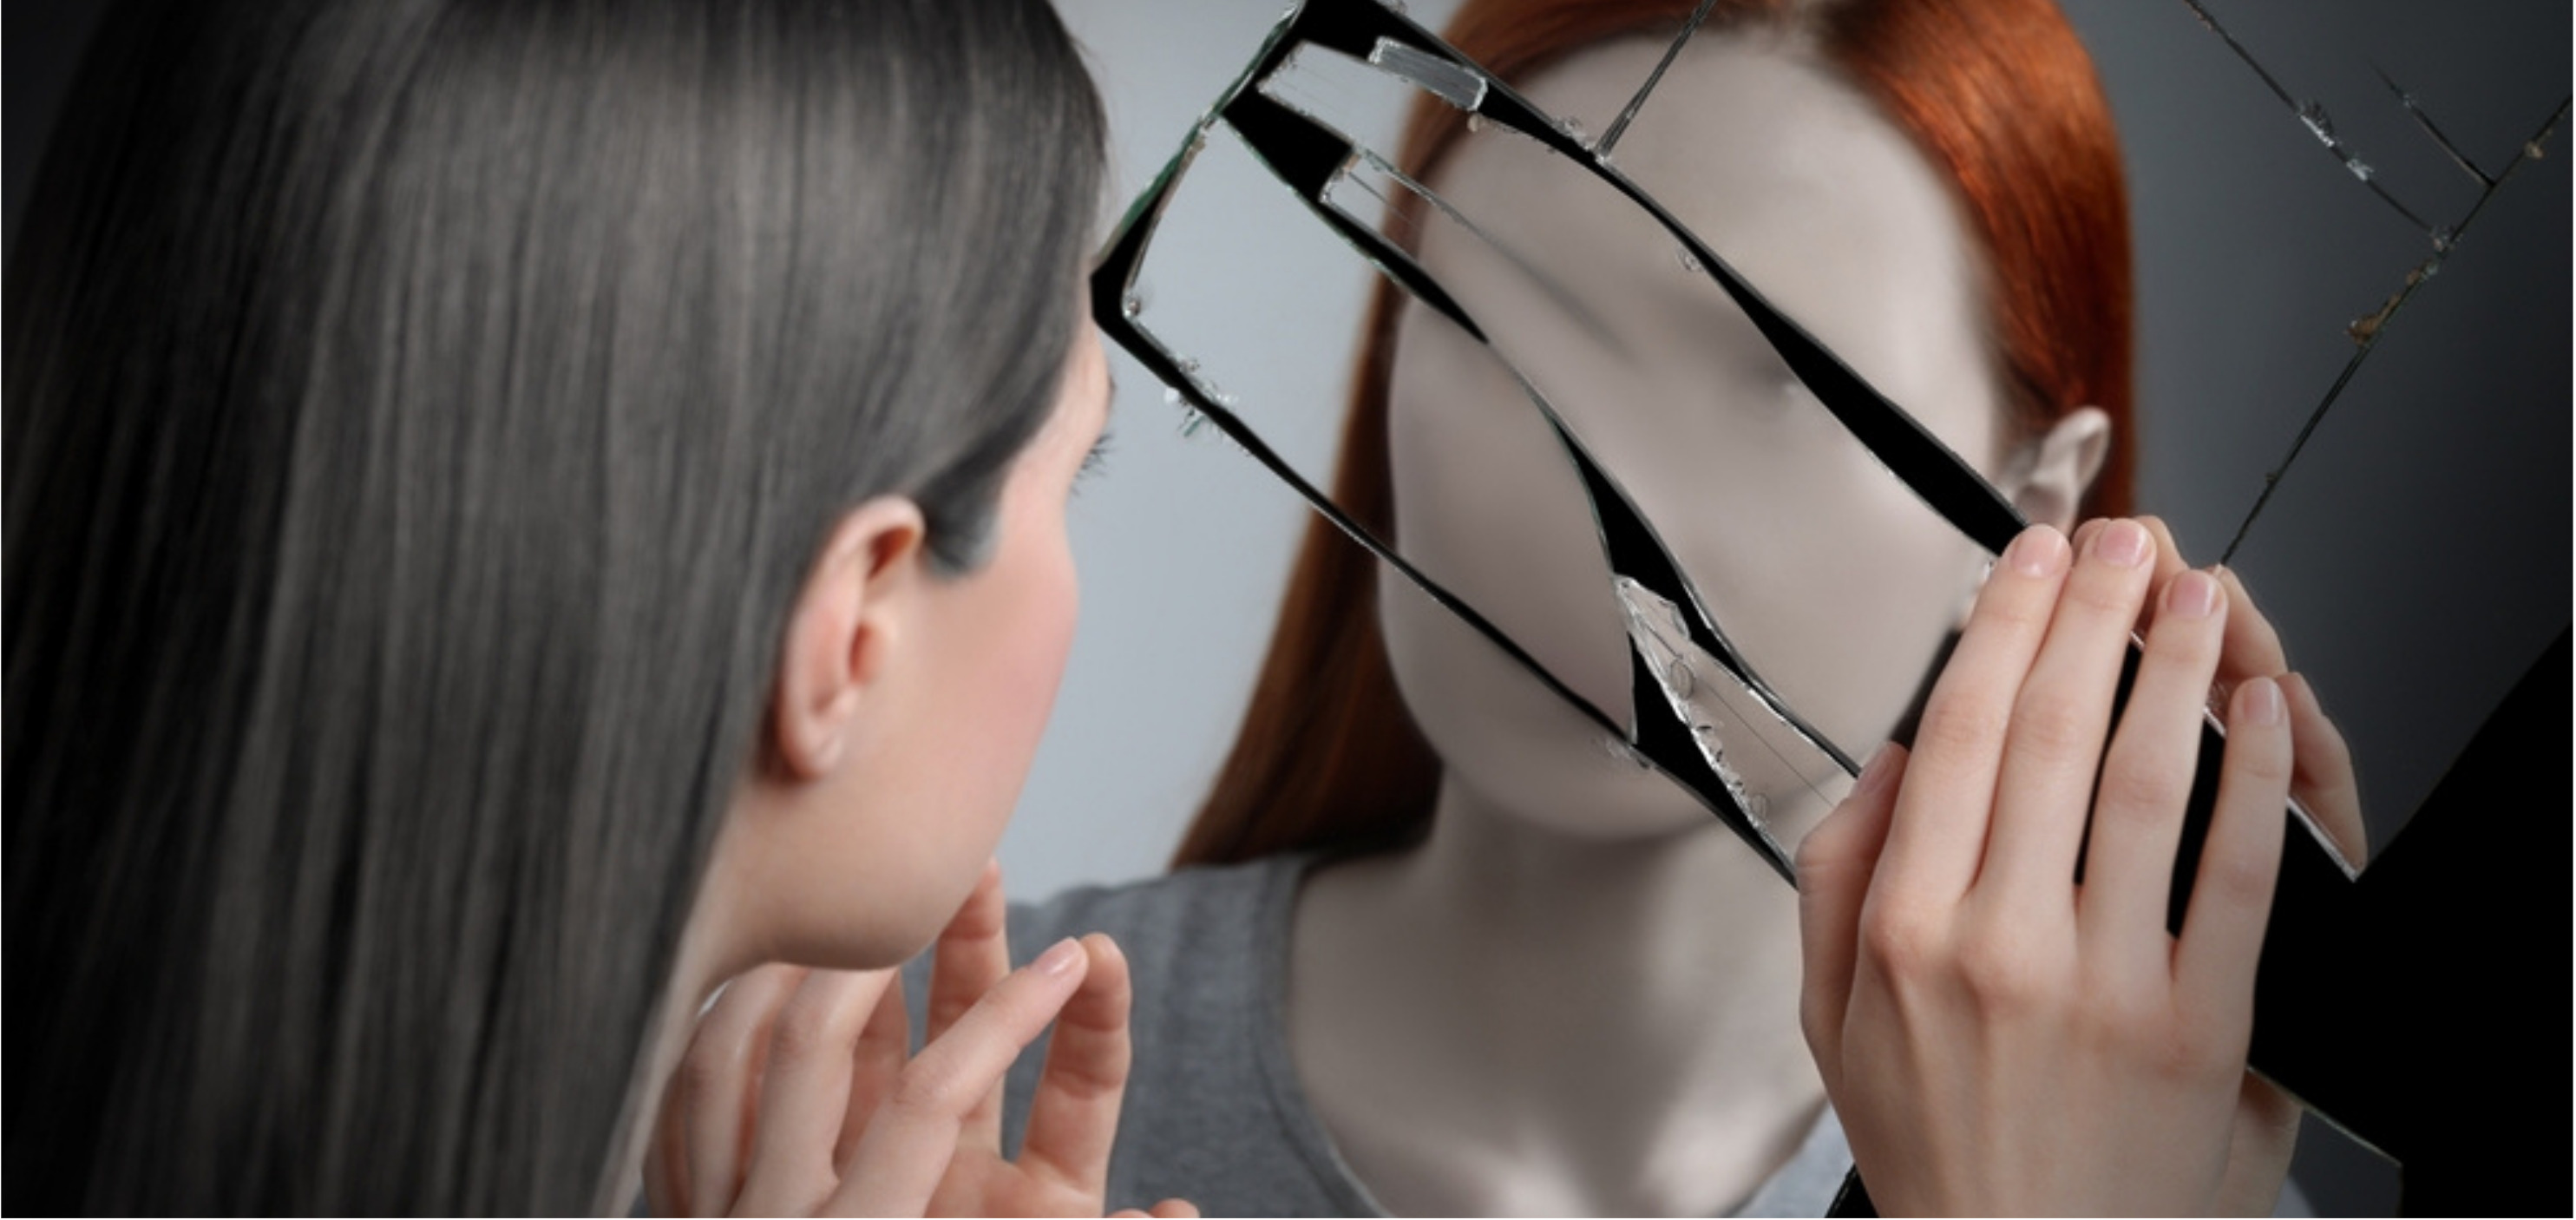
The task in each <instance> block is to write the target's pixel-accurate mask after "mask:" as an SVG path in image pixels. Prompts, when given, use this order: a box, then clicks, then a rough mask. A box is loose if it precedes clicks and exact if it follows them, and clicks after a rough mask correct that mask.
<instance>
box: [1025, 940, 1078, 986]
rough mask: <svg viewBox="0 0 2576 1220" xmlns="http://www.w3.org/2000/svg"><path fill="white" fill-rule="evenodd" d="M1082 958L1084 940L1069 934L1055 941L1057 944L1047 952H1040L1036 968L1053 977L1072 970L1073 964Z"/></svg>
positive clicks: (1040, 972) (1039, 971)
mask: <svg viewBox="0 0 2576 1220" xmlns="http://www.w3.org/2000/svg"><path fill="white" fill-rule="evenodd" d="M1081 960H1082V942H1080V941H1078V940H1075V939H1073V938H1072V937H1070V936H1068V937H1066V938H1064V939H1063V940H1060V941H1057V942H1055V945H1054V946H1053V947H1052V948H1049V949H1048V950H1047V951H1046V952H1044V953H1041V954H1039V955H1038V960H1037V962H1036V963H1035V968H1036V970H1037V972H1038V973H1039V974H1042V975H1045V976H1047V977H1049V978H1053V977H1055V976H1057V975H1060V974H1064V973H1066V972H1067V971H1070V970H1072V969H1073V964H1074V963H1075V962H1078V961H1081Z"/></svg>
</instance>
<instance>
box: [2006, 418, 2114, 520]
mask: <svg viewBox="0 0 2576 1220" xmlns="http://www.w3.org/2000/svg"><path fill="white" fill-rule="evenodd" d="M2111 443H2112V438H2111V417H2110V416H2109V415H2107V414H2104V413H2103V411H2102V409H2101V408H2099V407H2077V408H2075V409H2074V410H2072V411H2069V412H2067V413H2066V414H2065V415H2063V416H2061V417H2059V419H2058V421H2057V422H2056V423H2055V424H2053V425H2051V426H2050V427H2049V429H2048V431H2047V432H2045V433H2042V434H2041V435H2040V437H2039V439H2038V440H2037V441H2036V442H2034V443H2033V444H2032V445H2031V446H2030V447H2029V448H2028V449H2026V450H2025V451H2024V452H2026V453H2028V454H2029V455H2030V457H2029V459H2028V461H2027V462H2026V463H2024V464H2021V465H2020V468H2019V476H2020V477H2018V478H2016V479H2014V480H2012V481H2011V482H2010V484H2009V485H2007V486H2006V487H2005V488H2004V489H2003V490H2004V492H2005V494H2007V495H2009V496H2011V497H2012V502H2013V507H2015V508H2018V509H2020V510H2021V515H2022V516H2024V517H2026V518H2028V519H2029V520H2030V521H2031V522H2032V523H2033V524H2039V525H2054V526H2056V527H2057V528H2058V529H2059V530H2071V529H2073V528H2075V513H2076V510H2077V508H2078V507H2079V506H2081V505H2082V504H2083V503H2084V493H2085V492H2087V491H2089V490H2091V489H2092V487H2093V480H2094V479H2096V478H2098V477H2100V476H2101V473H2102V464H2103V462H2104V461H2105V460H2107V459H2108V458H2109V457H2110V456H2111Z"/></svg>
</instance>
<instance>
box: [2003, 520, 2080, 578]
mask: <svg viewBox="0 0 2576 1220" xmlns="http://www.w3.org/2000/svg"><path fill="white" fill-rule="evenodd" d="M2066 555H2067V547H2066V535H2064V534H2061V533H2058V532H2057V530H2056V528H2055V527H2053V526H2046V525H2034V526H2032V527H2030V528H2029V529H2026V530H2023V531H2022V532H2021V537H2019V538H2015V539H2013V541H2012V546H2010V547H2008V548H2006V550H2005V552H2004V558H2005V560H2006V561H2008V562H2010V563H2011V564H2012V566H2013V570H2014V571H2016V572H2019V573H2021V574H2022V575H2024V576H2040V577H2046V576H2055V575H2057V574H2058V573H2059V572H2061V571H2064V570H2065V568H2066Z"/></svg>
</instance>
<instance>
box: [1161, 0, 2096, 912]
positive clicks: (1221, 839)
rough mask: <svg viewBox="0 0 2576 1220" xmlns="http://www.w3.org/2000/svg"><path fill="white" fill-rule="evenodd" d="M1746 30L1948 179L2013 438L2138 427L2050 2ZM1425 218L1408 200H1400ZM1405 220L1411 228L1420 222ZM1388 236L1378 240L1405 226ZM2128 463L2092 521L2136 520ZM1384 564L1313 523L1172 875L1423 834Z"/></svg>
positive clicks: (1453, 121)
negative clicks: (1791, 48) (2086, 418)
mask: <svg viewBox="0 0 2576 1220" xmlns="http://www.w3.org/2000/svg"><path fill="white" fill-rule="evenodd" d="M1694 7H1695V5H1694V4H1693V3H1692V0H1469V2H1468V3H1467V5H1466V6H1465V7H1464V8H1462V9H1461V10H1460V11H1459V12H1458V14H1457V16H1456V17H1455V18H1454V19H1452V20H1451V22H1450V23H1449V29H1448V31H1447V38H1448V40H1449V42H1450V44H1451V45H1452V46H1455V47H1457V48H1458V49H1459V50H1460V51H1461V52H1463V53H1465V54H1466V55H1467V56H1468V57H1469V58H1471V59H1474V60H1475V61H1477V62H1478V63H1481V64H1483V65H1485V67H1486V68H1488V69H1489V70H1491V71H1492V72H1493V73H1494V74H1495V75H1496V76H1498V77H1500V78H1502V79H1504V80H1508V81H1526V80H1528V79H1529V78H1530V77H1532V76H1533V75H1535V74H1536V73H1538V72H1540V71H1542V70H1544V69H1545V68H1547V67H1549V66H1550V65H1552V64H1554V63H1556V62H1557V61H1559V60H1562V59H1564V58H1565V57H1566V56H1568V55H1571V54H1573V53H1575V52H1577V51H1580V50H1582V49H1584V48H1586V47H1589V46H1592V45H1594V44H1596V43H1599V42H1602V41H1604V40H1607V39H1610V38H1615V37H1618V36H1621V35H1626V34H1638V33H1650V32H1653V33H1663V34H1670V33H1674V32H1677V31H1678V30H1679V28H1680V26H1681V23H1682V22H1683V20H1684V19H1686V18H1687V17H1688V16H1689V14H1690V12H1691V10H1692V9H1693V8H1694ZM1756 22H1769V23H1774V24H1781V25H1789V26H1794V27H1796V28H1798V29H1800V30H1802V31H1804V32H1807V33H1809V34H1811V35H1812V36H1813V41H1814V45H1815V47H1816V48H1817V51H1818V53H1819V54H1820V56H1821V57H1822V58H1823V59H1824V60H1825V62H1827V63H1829V64H1832V65H1833V66H1834V67H1836V68H1838V69H1839V70H1840V71H1841V72H1842V74H1843V76H1844V77H1845V78H1846V79H1847V80H1849V81H1850V82H1852V83H1853V84H1855V85H1857V86H1858V87H1859V88H1860V89H1861V90H1862V91H1863V92H1865V93H1866V94H1868V95H1869V96H1870V97H1871V98H1872V99H1873V100H1875V101H1876V102H1877V103H1878V104H1879V106H1880V108H1881V109H1882V110H1883V111H1884V113H1885V114H1886V115H1887V117H1888V118H1889V119H1890V120H1891V121H1892V122H1894V123H1895V125H1896V126H1897V128H1898V129H1899V130H1901V131H1903V132H1905V133H1906V134H1907V135H1908V136H1909V137H1911V138H1912V139H1913V141H1914V143H1915V146H1916V147H1917V148H1918V149H1920V150H1921V151H1922V153H1923V154H1924V155H1925V156H1926V157H1928V158H1930V160H1931V162H1932V164H1933V166H1934V167H1935V168H1936V169H1938V170H1939V171H1941V175H1942V177H1944V178H1945V179H1947V180H1948V181H1949V182H1950V183H1952V184H1953V185H1954V186H1955V188H1956V190H1957V194H1958V199H1959V201H1960V204H1961V205H1962V211H1963V213H1964V215H1965V216H1966V218H1967V221H1968V224H1969V227H1970V228H1971V230H1972V231H1973V235H1974V238H1975V240H1976V242H1977V244H1978V245H1979V246H1980V247H1981V248H1982V249H1983V251H1984V254H1985V258H1986V264H1987V266H1988V268H1989V269H1990V274H1989V276H1988V279H1987V287H1986V291H1987V293H1988V297H1989V312H1990V328H1991V333H1992V335H1993V336H1994V340H1995V345H1996V348H1997V357H1998V359H1999V361H2000V363H2001V367H2002V369H2003V371H2004V373H2005V379H2006V385H2007V387H2008V392H2009V393H2010V395H2011V402H2010V404H2009V407H2008V409H2009V410H2010V412H2011V413H2012V419H2011V421H2010V423H2011V427H2012V428H2013V430H2014V431H2015V432H2016V433H2018V434H2020V435H2023V436H2031V435H2037V434H2038V433H2040V432H2042V431H2045V430H2046V429H2047V427H2048V426H2049V425H2050V424H2052V423H2054V422H2055V421H2056V420H2057V419H2059V418H2060V417H2062V416H2064V415H2065V414H2066V413H2067V412H2069V411H2072V410H2074V409H2075V408H2077V407H2080V406H2088V405H2089V406H2093V407H2098V408H2100V409H2101V410H2102V411H2103V412H2104V413H2106V414H2108V415H2109V416H2110V418H2111V424H2112V435H2113V436H2114V437H2115V438H2116V437H2121V436H2126V435H2128V434H2129V432H2130V415H2131V411H2130V404H2131V387H2130V359H2131V356H2130V350H2131V338H2130V321H2129V301H2130V267H2129V211H2128V191H2127V187H2126V186H2125V184H2124V183H2123V181H2122V176H2121V171H2120V148H2119V140H2118V136H2117V134H2116V133H2115V132H2114V130H2113V128H2112V124H2111V110H2110V104H2109V103H2108V101H2106V100H2105V99H2104V97H2103V96H2102V87H2101V83H2100V81H2099V80H2098V79H2097V78H2096V77H2095V76H2094V73H2093V62H2092V59H2091V57H2090V56H2088V55H2086V54H2085V51H2084V47H2083V44H2082V43H2081V42H2080V41H2078V40H2077V38H2076V36H2075V31H2074V30H2073V29H2072V28H2070V27H2069V26H2068V25H2067V24H2066V19H2065V16H2064V15H2063V14H2061V13H2059V12H2058V11H2057V7H2056V5H2055V4H2054V3H2052V2H2051V0H1974V2H1943V0H1848V2H1842V3H1825V4H1800V3H1795V2H1793V0H1720V3H1719V4H1718V5H1717V7H1716V9H1715V11H1714V12H1712V13H1711V15H1710V18H1709V27H1710V28H1711V29H1712V30H1719V29H1723V28H1725V27H1727V26H1730V25H1745V24H1751V23H1756ZM1465 130H1466V118H1465V115H1464V114H1462V113H1461V112H1459V111H1458V110H1456V109H1454V108H1452V107H1450V106H1447V105H1445V104H1442V103H1440V102H1438V101H1437V100H1435V99H1433V98H1431V97H1429V96H1428V95H1425V96H1422V97H1418V98H1417V99H1415V103H1414V106H1413V110H1412V113H1411V115H1410V116H1409V117H1408V120H1407V122H1406V124H1405V129H1404V138H1403V142H1402V144H1401V145H1400V155H1399V161H1400V163H1401V164H1402V165H1403V166H1404V167H1405V168H1406V169H1407V171H1408V172H1409V173H1410V174H1412V175H1413V177H1414V178H1415V180H1416V181H1427V180H1428V179H1429V178H1430V176H1431V175H1432V174H1433V173H1435V172H1436V171H1437V170H1438V169H1439V166H1440V162H1441V159H1442V157H1443V156H1444V155H1445V154H1446V153H1447V152H1448V151H1449V149H1450V148H1452V147H1454V146H1455V145H1456V143H1457V140H1458V137H1459V136H1460V135H1461V134H1463V133H1464V132H1465ZM1406 204H1414V205H1416V206H1418V200H1414V199H1412V198H1411V197H1406V198H1405V200H1404V202H1402V203H1399V204H1398V205H1397V206H1398V207H1399V208H1401V209H1403V210H1405V211H1408V212H1409V211H1411V210H1412V209H1411V208H1409V207H1406ZM1406 219H1408V220H1410V219H1413V218H1412V217H1410V216H1407V217H1406ZM1409 229H1410V226H1409V225H1401V226H1400V225H1390V226H1389V228H1388V231H1391V232H1402V231H1409ZM1402 305H1403V298H1402V296H1401V295H1400V293H1399V291H1398V290H1397V289H1396V287H1395V286H1394V285H1393V284H1392V283H1391V282H1388V281H1384V280H1381V281H1380V282H1379V283H1378V285H1377V288H1376V291H1375V294H1374V295H1373V296H1372V297H1371V299H1370V301H1369V308H1368V314H1367V318H1366V322H1365V329H1364V330H1363V332H1362V335H1363V341H1362V344H1361V348H1360V359H1359V363H1358V366H1357V368H1356V370H1355V372H1354V381H1353V385H1352V390H1351V411H1350V416H1349V418H1348V419H1347V420H1346V421H1345V423H1344V425H1343V431H1342V450H1341V466H1340V468H1339V470H1338V471H1336V473H1335V475H1334V480H1333V495H1334V498H1335V499H1336V500H1337V501H1338V502H1339V503H1340V504H1341V506H1342V507H1343V509H1344V510H1346V511H1347V512H1349V514H1350V515H1351V516H1352V518H1354V519H1355V520H1357V521H1359V522H1360V523H1361V524H1363V525H1365V526H1367V527H1368V528H1370V529H1371V530H1373V531H1376V532H1378V533H1379V535H1380V536H1382V537H1384V536H1391V535H1392V532H1393V527H1394V502H1395V496H1394V488H1393V486H1392V484H1391V481H1390V476H1389V474H1388V466H1387V433H1386V398H1387V380H1388V374H1389V371H1390V369H1391V367H1392V364H1393V357H1394V334H1395V322H1396V318H1397V316H1398V315H1399V313H1400V312H1401V307H1402ZM2132 477H2133V472H2132V469H2131V463H2130V461H2129V458H2128V455H2127V451H2126V449H2125V447H2121V446H2118V445H2116V444H2115V446H2114V448H2113V450H2112V455H2111V458H2110V460H2109V461H2108V462H2107V463H2106V464H2105V466H2104V468H2103V470H2102V472H2101V475H2100V477H2099V478H2098V479H2096V481H2095V482H2094V484H2093V486H2092V488H2091V490H2090V491H2089V492H2088V494H2087V495H2086V497H2085V501H2084V506H2083V511H2084V515H2086V516H2101V515H2119V514H2124V513H2126V512H2128V511H2129V504H2130V492H2131V480H2132ZM1377 571H1378V565H1377V562H1376V560H1375V559H1374V558H1372V557H1371V556H1370V555H1369V554H1368V553H1367V552H1366V551H1363V550H1362V549H1360V548H1359V547H1357V546H1355V545H1352V544H1351V543H1350V541H1349V540H1348V539H1346V538H1343V537H1342V536H1341V535H1340V533H1339V532H1338V531H1337V530H1335V529H1334V528H1333V527H1332V526H1331V525H1330V524H1328V523H1327V522H1325V521H1324V520H1323V519H1322V518H1320V517H1318V518H1316V519H1314V520H1313V521H1311V522H1310V523H1309V524H1308V527H1307V531H1306V537H1305V540H1304V542H1303V544H1302V545H1301V547H1300V549H1299V552H1298V556H1297V564H1296V568H1295V569H1294V572H1293V573H1292V575H1291V577H1290V580H1289V585H1288V594H1287V598H1286V600H1285V602H1284V603H1283V604H1282V606H1281V608H1280V614H1279V625H1278V628H1277V629H1276V631H1275V633H1274V634H1273V635H1272V637H1271V641H1270V653H1269V656H1268V657H1267V658H1266V659H1265V660H1264V661H1263V663H1262V668H1261V678H1260V684H1259V686H1258V687H1257V688H1256V689H1255V690H1254V692H1253V698H1252V706H1251V707H1250V709H1249V710H1247V711H1246V712H1245V714H1244V719H1243V727H1242V730H1241V732H1240V734H1239V735H1238V736H1237V737H1236V739H1235V743H1234V749H1233V751H1232V752H1231V753H1230V754H1229V755H1228V756H1227V758H1226V761H1225V766H1224V768H1223V769H1222V770H1221V771H1220V772H1219V773H1218V776H1217V781H1216V786H1215V788H1214V790H1213V791H1212V792H1211V793H1210V794H1209V796H1208V800H1207V803H1206V804H1205V805H1204V806H1202V807H1201V808H1200V810H1199V815H1198V818H1197V819H1196V820H1195V821H1194V822H1192V823H1191V825H1190V828H1189V831H1188V833H1187V834H1186V835H1185V836H1184V837H1183V838H1182V841H1181V845H1180V848H1179V850H1178V851H1177V852H1176V853H1175V855H1174V857H1173V865H1174V866H1175V867H1179V866H1182V865H1189V864H1205V863H1223V862H1231V861H1239V860H1249V859H1252V858H1255V857H1258V856H1263V855H1267V854H1270V853H1273V852H1279V851H1292V850H1299V849H1309V848H1323V849H1356V848H1366V847H1376V846H1387V845H1392V844H1395V843H1400V842H1404V841H1407V840H1409V839H1411V838H1413V837H1415V836H1417V835H1418V834H1420V833H1421V831H1422V830H1423V829H1424V828H1425V827H1426V826H1427V824H1428V822H1429V820H1430V817H1431V805H1432V799H1433V797H1434V796H1435V795H1436V794H1437V792H1438V790H1439V781H1440V760H1439V758H1438V756H1437V755H1435V754H1433V753H1432V751H1431V747H1430V745H1429V743H1427V742H1425V741H1424V740H1423V738H1422V734H1421V731H1420V730H1419V729H1417V728H1415V727H1414V724H1413V720H1412V718H1411V717H1410V716H1409V715H1408V714H1407V713H1406V712H1405V709H1404V701H1403V699H1402V698H1401V697H1400V696H1399V695H1398V693H1397V691H1396V686H1395V678H1394V674H1393V673H1392V672H1391V671H1390V670H1389V668H1388V665H1387V657H1386V644H1385V641H1384V639H1383V638H1381V636H1380V635H1379V632H1378V620H1377V615H1376V613H1375V598H1376V595H1377Z"/></svg>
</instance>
